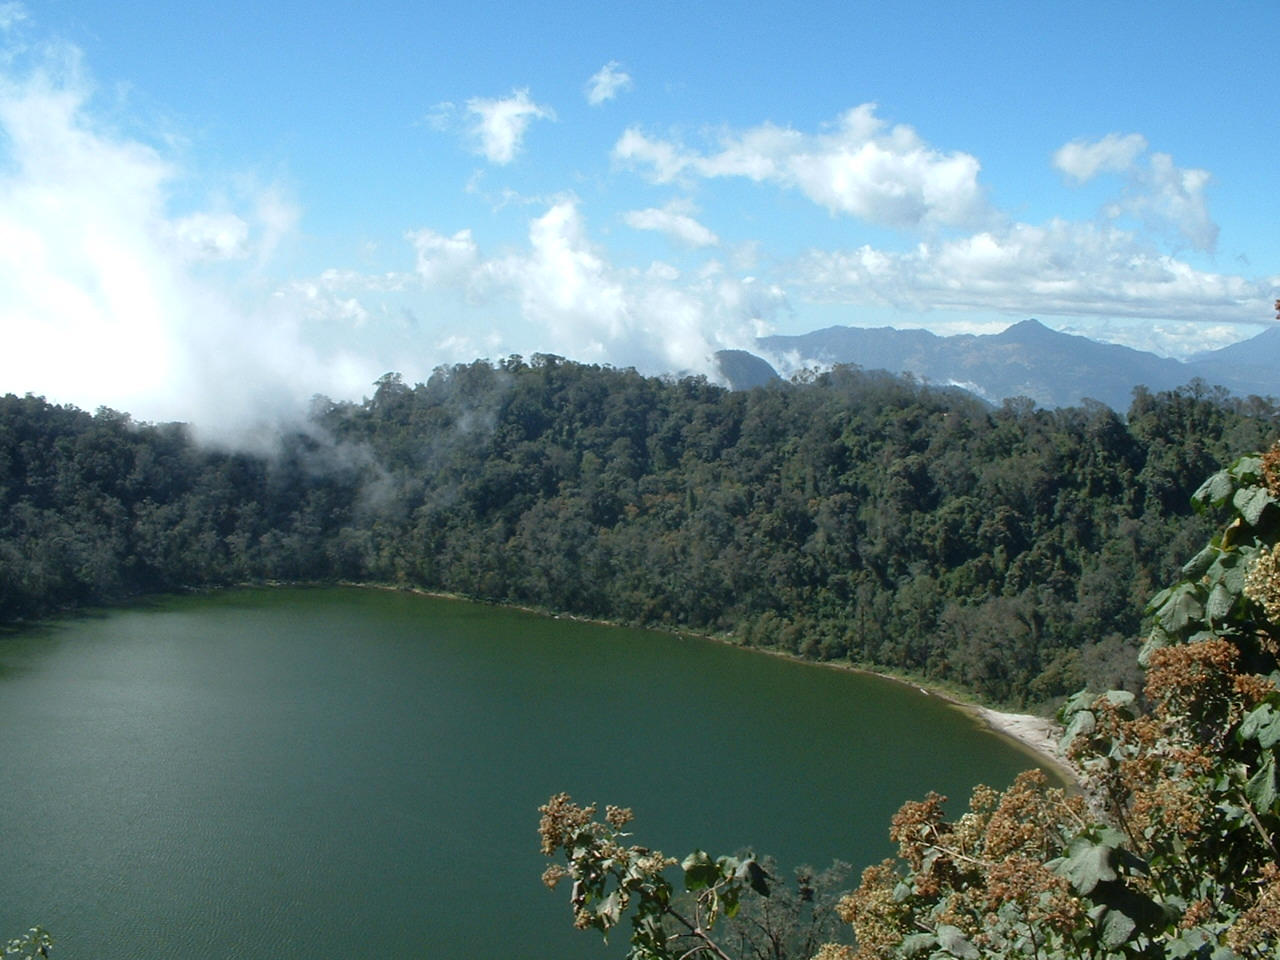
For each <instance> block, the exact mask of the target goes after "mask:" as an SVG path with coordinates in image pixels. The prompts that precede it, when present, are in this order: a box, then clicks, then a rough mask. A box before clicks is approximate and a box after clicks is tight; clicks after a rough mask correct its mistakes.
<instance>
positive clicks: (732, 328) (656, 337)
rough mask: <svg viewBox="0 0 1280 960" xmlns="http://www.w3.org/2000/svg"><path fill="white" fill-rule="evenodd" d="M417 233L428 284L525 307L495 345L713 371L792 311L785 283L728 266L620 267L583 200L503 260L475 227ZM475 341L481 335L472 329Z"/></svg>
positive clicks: (561, 208) (554, 210)
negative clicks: (516, 326)
mask: <svg viewBox="0 0 1280 960" xmlns="http://www.w3.org/2000/svg"><path fill="white" fill-rule="evenodd" d="M410 237H411V241H412V242H413V243H414V245H415V247H417V249H418V251H419V271H420V273H421V275H422V276H423V277H424V279H425V280H426V281H427V282H428V286H429V287H434V288H437V289H439V288H451V289H454V290H460V291H465V292H466V293H467V295H468V296H472V297H484V298H498V297H511V298H513V299H514V300H515V301H516V303H517V304H518V305H519V314H520V319H521V322H522V324H523V329H522V330H518V331H512V330H507V331H506V333H505V335H504V336H503V337H502V338H501V339H500V340H494V339H492V338H491V339H489V340H488V341H487V343H488V345H489V346H490V348H496V344H497V343H499V342H500V343H501V345H502V349H505V350H508V351H511V350H514V351H516V352H522V351H524V352H527V351H542V352H557V353H562V354H564V355H566V356H569V357H572V358H574V359H577V360H583V361H589V362H601V363H612V364H616V365H620V366H636V367H638V368H640V369H642V370H645V371H646V372H651V373H658V372H669V371H689V372H699V373H706V374H709V375H714V374H715V372H716V371H715V367H714V364H713V361H712V355H713V354H714V353H715V351H716V350H719V349H722V348H724V347H727V346H739V347H741V346H748V345H750V343H751V342H752V338H753V337H754V336H756V335H757V334H759V333H760V332H761V331H762V330H764V329H766V328H767V327H768V324H769V322H770V321H771V320H772V318H773V317H774V315H776V313H777V312H778V311H779V310H781V309H785V296H784V295H783V293H782V291H781V290H780V289H779V288H777V287H775V286H770V285H768V284H763V283H756V282H754V281H750V280H745V279H735V278H731V277H727V276H725V275H724V273H723V271H704V272H703V273H701V274H699V275H698V276H695V277H692V278H690V279H689V280H687V281H686V280H685V278H684V277H683V276H682V275H681V273H680V272H679V271H678V270H676V269H675V268H674V267H672V266H671V265H669V264H662V263H655V264H653V265H651V266H650V267H649V268H648V269H647V270H645V271H637V270H631V269H621V268H618V267H615V266H614V265H613V264H612V263H610V261H609V259H608V257H607V256H606V255H605V253H604V252H603V251H602V250H601V249H600V248H599V247H598V246H596V245H595V244H594V243H593V242H592V241H591V239H590V237H589V235H588V232H587V227H586V222H585V220H584V219H583V217H582V214H581V212H580V211H579V209H578V204H577V201H576V200H574V199H562V200H560V201H558V202H556V203H554V204H552V205H551V207H550V208H549V209H548V210H547V211H546V212H545V213H544V214H543V215H542V216H539V217H536V218H534V219H533V220H532V221H530V224H529V238H528V247H527V249H526V250H524V251H520V252H515V253H511V254H508V255H506V256H503V257H500V258H493V259H486V258H485V257H483V256H481V255H479V253H478V251H477V250H476V248H475V246H474V243H473V241H472V240H471V236H470V233H469V232H468V231H462V232H460V233H458V234H455V235H454V236H453V237H442V236H441V235H439V234H436V233H433V232H432V231H428V230H423V231H418V232H415V233H413V234H411V235H410ZM424 265H425V269H424ZM474 342H475V335H471V336H468V337H467V339H466V343H468V344H472V343H474Z"/></svg>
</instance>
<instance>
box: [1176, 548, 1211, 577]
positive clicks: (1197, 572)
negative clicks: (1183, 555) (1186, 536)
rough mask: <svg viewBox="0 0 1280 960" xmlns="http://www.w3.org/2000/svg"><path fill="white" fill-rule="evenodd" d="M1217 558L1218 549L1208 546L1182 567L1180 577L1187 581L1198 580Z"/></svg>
mask: <svg viewBox="0 0 1280 960" xmlns="http://www.w3.org/2000/svg"><path fill="white" fill-rule="evenodd" d="M1217 557H1218V548H1217V547H1215V546H1213V545H1212V544H1210V545H1209V546H1207V547H1205V548H1204V549H1203V550H1201V551H1200V552H1199V553H1197V554H1196V555H1195V556H1194V557H1192V558H1191V559H1190V560H1188V561H1187V562H1186V563H1185V564H1184V565H1183V567H1182V575H1183V576H1184V577H1185V578H1186V579H1188V580H1199V579H1200V578H1201V577H1203V576H1204V575H1205V573H1206V572H1207V571H1208V569H1209V567H1210V566H1212V565H1213V561H1214V560H1216V559H1217Z"/></svg>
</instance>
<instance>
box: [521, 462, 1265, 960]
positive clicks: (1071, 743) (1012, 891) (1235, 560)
mask: <svg viewBox="0 0 1280 960" xmlns="http://www.w3.org/2000/svg"><path fill="white" fill-rule="evenodd" d="M1194 501H1195V503H1196V505H1197V508H1198V509H1200V510H1202V511H1212V510H1218V511H1225V512H1226V513H1227V514H1228V515H1229V520H1228V522H1227V523H1226V524H1225V526H1224V527H1222V529H1221V530H1220V532H1219V533H1218V534H1217V535H1216V536H1214V537H1213V538H1212V539H1211V541H1210V542H1209V543H1208V545H1207V546H1206V547H1205V548H1204V549H1203V550H1202V551H1200V553H1198V554H1197V555H1196V556H1195V557H1194V558H1192V559H1191V560H1190V561H1189V562H1188V563H1187V564H1186V565H1185V566H1184V567H1183V569H1182V577H1181V579H1180V580H1179V581H1178V582H1177V583H1176V584H1175V585H1174V586H1172V587H1170V588H1169V589H1167V590H1164V591H1162V592H1161V593H1159V594H1158V595H1157V596H1156V597H1155V598H1154V600H1153V601H1152V604H1151V613H1152V615H1153V618H1154V623H1155V626H1154V629H1153V630H1152V632H1151V634H1150V636H1149V639H1148V640H1147V643H1146V645H1145V646H1144V648H1143V651H1142V654H1141V658H1140V659H1141V660H1142V662H1143V665H1144V666H1145V667H1146V668H1147V674H1146V687H1145V703H1139V701H1138V700H1137V698H1135V697H1134V695H1133V694H1131V693H1126V692H1118V691H1111V692H1108V693H1105V694H1102V695H1100V696H1099V695H1097V694H1091V693H1088V692H1085V693H1081V694H1078V695H1077V696H1076V697H1074V698H1073V699H1072V700H1071V701H1070V702H1069V703H1068V704H1067V705H1066V707H1065V708H1064V710H1063V711H1062V719H1063V721H1064V723H1065V724H1066V735H1065V737H1064V743H1065V744H1066V745H1067V747H1068V757H1069V759H1070V761H1071V763H1072V765H1073V766H1074V768H1075V770H1076V772H1077V775H1078V776H1079V778H1080V781H1081V783H1082V785H1083V787H1084V792H1083V793H1068V792H1066V791H1063V790H1061V789H1057V788H1050V787H1049V786H1048V785H1047V782H1046V779H1045V777H1044V775H1043V774H1041V773H1038V772H1035V771H1032V772H1028V773H1025V774H1023V775H1022V776H1020V777H1019V778H1018V779H1017V781H1016V782H1015V783H1014V784H1013V786H1012V787H1010V788H1009V789H1008V790H1006V791H1004V792H998V791H995V790H992V789H990V788H987V787H979V788H978V789H977V790H975V792H974V794H973V797H972V798H971V800H970V804H969V809H968V811H967V812H966V813H964V814H962V815H961V816H959V817H958V818H956V819H954V820H948V819H947V818H946V815H945V810H944V803H945V798H943V797H940V796H938V795H936V794H931V795H930V796H928V797H926V798H925V799H924V800H921V801H915V802H911V803H908V804H906V805H905V806H903V808H902V809H901V810H900V811H899V812H898V814H897V815H896V816H895V817H894V819H893V823H892V826H891V830H890V835H891V837H892V839H893V840H894V841H895V842H896V843H897V844H898V845H899V849H898V857H897V859H894V860H886V861H884V862H883V863H880V864H877V865H873V866H871V867H868V868H867V869H866V870H865V871H864V872H863V874H862V881H861V884H860V885H859V887H858V888H857V889H856V890H854V891H853V892H852V893H850V894H848V895H847V896H845V897H843V898H842V899H841V900H840V902H839V905H838V912H839V913H840V915H841V917H842V918H843V919H844V920H845V921H847V922H848V923H849V924H851V925H852V928H853V932H854V935H855V941H856V946H849V945H841V944H835V943H828V944H825V945H823V946H822V947H821V948H819V949H818V950H817V951H816V952H814V953H813V954H812V955H813V956H816V957H820V958H822V960H853V958H856V960H880V958H896V957H922V958H923V957H928V958H939V960H943V958H957V960H977V958H983V957H991V958H1015V957H1081V958H1153V960H1154V958H1164V957H1175V958H1180V957H1197V958H1205V960H1230V958H1237V957H1240V958H1262V957H1280V847H1278V845H1277V844H1278V841H1277V837H1278V836H1280V783H1278V780H1277V769H1276V767H1277V746H1278V745H1280V672H1278V671H1277V653H1278V652H1280V546H1278V544H1277V541H1280V443H1277V444H1276V445H1275V446H1273V447H1272V448H1271V450H1270V451H1269V452H1268V453H1266V454H1264V455H1260V456H1248V457H1244V458H1242V459H1240V460H1238V461H1236V463H1234V464H1233V465H1232V466H1231V467H1230V469H1228V470H1225V471H1222V472H1220V473H1218V474H1216V475H1214V476H1213V477H1212V478H1210V479H1209V480H1208V481H1207V482H1206V483H1205V484H1204V485H1203V486H1202V487H1200V489H1199V490H1198V491H1197V492H1196V494H1195V496H1194ZM567 803H568V801H567V798H563V797H561V798H556V799H554V800H553V801H552V804H551V805H548V807H545V808H543V809H544V830H543V849H544V851H545V852H547V853H556V852H563V853H564V854H565V856H566V858H567V861H568V864H569V866H568V868H567V871H566V868H563V867H561V868H556V867H553V868H551V873H552V874H555V873H556V871H557V869H559V870H560V871H561V872H567V874H568V875H569V876H572V877H573V878H574V879H575V886H574V894H573V898H574V909H575V917H576V918H577V921H578V925H579V926H583V927H594V928H596V929H599V930H601V931H604V932H607V931H608V930H609V929H610V928H611V927H612V926H614V925H615V924H616V923H618V922H619V920H620V919H621V917H622V915H623V914H624V913H625V911H626V908H627V906H628V905H633V906H634V907H635V917H636V918H640V919H641V920H642V922H639V923H636V921H635V920H633V923H636V926H635V927H634V933H633V937H632V950H631V954H630V956H631V957H633V958H646V960H673V958H676V957H692V956H696V955H699V954H710V955H714V956H716V957H720V958H722V960H723V958H727V957H729V956H730V955H729V954H728V953H727V952H726V950H725V948H724V945H725V944H726V943H728V942H729V940H728V939H727V938H726V937H724V936H722V935H719V934H715V935H714V937H713V931H712V922H713V921H714V920H715V919H716V917H717V911H716V910H714V909H706V908H704V909H702V911H701V912H700V913H698V914H696V915H695V918H694V920H693V921H692V922H690V921H689V920H688V919H686V918H681V917H674V914H673V913H672V911H671V909H670V908H669V904H670V903H671V889H672V888H671V885H670V883H669V882H668V881H666V880H665V879H663V878H661V876H660V874H661V870H662V869H664V866H663V865H671V864H674V861H671V860H666V859H665V858H661V856H660V855H658V859H656V860H652V859H651V860H647V861H645V863H646V869H645V870H644V871H643V879H637V878H634V877H633V876H632V874H631V873H628V872H626V871H627V870H629V869H632V867H633V866H634V863H632V864H631V865H629V866H627V867H626V868H623V867H622V864H623V863H624V862H625V856H626V855H621V856H620V855H619V854H618V853H617V852H616V851H615V849H614V847H613V846H606V847H601V846H599V845H595V844H593V843H589V842H583V839H582V838H583V837H584V836H587V837H591V836H595V835H596V834H595V833H593V831H595V830H597V829H598V828H597V826H595V825H593V824H592V823H591V814H592V813H593V809H592V808H586V809H585V810H583V809H581V808H576V807H571V806H566V804H567ZM570 809H571V810H572V811H573V813H572V816H571V817H570V820H572V821H573V822H575V823H577V824H578V826H577V828H576V831H569V832H565V831H563V830H559V831H557V830H550V831H549V830H548V829H547V828H546V825H547V823H548V821H547V817H551V818H552V823H556V822H561V821H557V820H556V818H555V816H554V811H556V810H561V811H565V810H570ZM562 819H563V816H562ZM611 842H613V841H611ZM630 849H631V850H638V849H639V848H630ZM701 863H702V861H700V860H699V861H692V863H691V861H690V860H686V861H685V865H684V866H685V878H686V879H685V885H686V887H687V888H688V889H690V890H692V891H699V890H704V889H708V888H710V887H712V886H715V888H716V889H717V894H716V896H717V897H719V898H720V899H721V901H723V900H724V898H725V897H726V896H727V895H728V896H731V897H733V898H738V897H740V896H748V894H747V893H746V891H745V890H744V889H743V878H742V877H740V876H738V874H737V873H736V872H735V869H730V864H728V863H726V865H725V867H724V868H721V869H719V870H718V872H715V873H711V874H707V880H708V883H707V884H705V885H704V886H701V887H700V886H699V885H698V884H699V883H700V882H701V875H700V874H698V873H697V871H698V870H700V869H702V867H701ZM691 865H692V866H693V868H694V874H693V875H692V877H691V875H690V866H691ZM619 870H622V872H619ZM611 880H613V881H615V882H617V883H618V887H617V889H616V890H615V889H611V888H610V886H609V883H610V881H611ZM752 886H754V885H752ZM618 891H625V893H621V894H619V893H618ZM714 902H715V898H713V899H712V903H714ZM722 912H724V913H725V914H726V915H728V914H729V912H730V911H727V910H725V911H722ZM673 917H674V918H675V919H676V920H679V921H680V923H681V924H682V925H683V926H684V927H685V930H684V931H681V935H680V936H679V937H675V938H665V939H664V936H663V935H662V934H660V933H655V932H654V931H655V929H659V930H660V929H668V928H669V925H670V923H671V921H672V918H673ZM663 921H665V922H666V924H668V927H659V926H655V924H660V923H661V922H663ZM703 921H705V922H703ZM743 955H744V956H746V955H747V954H745V953H744V954H743Z"/></svg>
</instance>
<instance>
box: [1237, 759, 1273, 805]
mask: <svg viewBox="0 0 1280 960" xmlns="http://www.w3.org/2000/svg"><path fill="white" fill-rule="evenodd" d="M1244 795H1245V796H1246V797H1248V798H1249V802H1250V803H1252V804H1253V806H1254V809H1255V810H1256V811H1258V812H1259V813H1266V812H1267V811H1269V810H1270V809H1271V805H1272V804H1273V803H1275V802H1276V758H1275V755H1274V754H1271V755H1268V756H1267V762H1266V763H1264V764H1263V765H1262V766H1261V767H1259V768H1258V772H1257V773H1255V774H1254V775H1253V776H1252V777H1250V778H1249V782H1248V783H1246V784H1245V785H1244Z"/></svg>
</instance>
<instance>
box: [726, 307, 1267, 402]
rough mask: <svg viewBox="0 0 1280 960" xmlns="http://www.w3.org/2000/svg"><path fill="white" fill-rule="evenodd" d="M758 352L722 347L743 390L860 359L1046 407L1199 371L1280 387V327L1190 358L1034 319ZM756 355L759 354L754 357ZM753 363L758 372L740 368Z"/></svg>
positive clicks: (1122, 395)
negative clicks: (798, 370)
mask: <svg viewBox="0 0 1280 960" xmlns="http://www.w3.org/2000/svg"><path fill="white" fill-rule="evenodd" d="M756 347H757V350H758V353H756V354H752V353H749V352H746V351H734V352H733V356H732V359H731V361H730V360H729V359H728V358H726V357H725V356H723V354H727V353H729V352H728V351H722V354H717V359H718V361H719V362H720V363H721V371H722V373H723V374H724V375H725V377H726V379H728V380H729V382H730V384H731V386H733V387H734V388H735V389H749V388H750V387H752V386H758V385H761V384H762V383H765V382H768V380H769V379H770V377H769V376H768V372H767V371H766V370H765V368H764V367H762V366H761V365H760V363H767V364H768V366H769V368H770V369H771V370H772V371H773V372H774V373H775V374H776V370H777V369H778V367H783V368H788V367H792V368H794V367H801V366H808V365H816V366H831V365H834V364H837V363H843V364H857V365H858V366H860V367H862V368H864V369H869V370H880V369H882V370H888V371H889V372H891V373H896V374H911V375H912V376H915V377H919V378H921V379H924V380H928V381H930V382H932V383H936V384H939V385H948V386H958V387H962V388H964V389H966V390H969V391H970V392H972V393H974V394H976V395H978V396H979V397H982V398H983V399H985V400H987V401H989V402H992V403H1000V402H1002V401H1003V400H1006V399H1009V398H1011V397H1018V396H1022V397H1028V398H1030V399H1031V400H1034V401H1035V402H1036V403H1038V404H1039V405H1041V406H1044V407H1062V406H1073V405H1078V404H1080V403H1081V402H1083V401H1084V400H1086V399H1089V400H1095V401H1098V402H1100V403H1104V404H1106V405H1107V406H1109V407H1111V408H1112V409H1114V410H1119V411H1125V410H1127V409H1128V408H1129V404H1130V402H1131V400H1132V397H1133V391H1134V389H1135V388H1136V387H1139V386H1143V387H1146V388H1147V389H1149V390H1153V391H1159V390H1172V389H1174V388H1176V387H1180V386H1184V385H1186V384H1187V383H1189V382H1191V381H1193V380H1196V379H1197V378H1199V379H1201V380H1203V381H1205V382H1206V384H1208V385H1209V386H1221V387H1223V388H1224V389H1226V390H1227V391H1229V392H1230V393H1233V394H1236V395H1238V396H1242V397H1246V396H1249V395H1256V396H1260V397H1268V396H1274V395H1276V394H1280V326H1276V327H1269V328H1268V329H1266V330H1264V331H1263V332H1262V333H1260V334H1258V335H1257V336H1255V337H1252V338H1250V339H1248V340H1245V341H1241V342H1239V343H1234V344H1230V345H1229V346H1226V347H1222V348H1220V349H1218V350H1211V351H1207V352H1205V353H1201V354H1197V355H1195V356H1193V357H1192V358H1190V359H1189V360H1187V361H1180V360H1174V359H1172V358H1169V357H1161V356H1157V355H1156V354H1154V353H1150V352H1148V351H1145V350H1137V349H1135V348H1133V347H1127V346H1123V345H1121V344H1115V343H1103V342H1101V341H1097V340H1091V339H1089V338H1088V337H1084V336H1080V335H1078V334H1070V333H1062V332H1060V331H1057V330H1054V329H1052V328H1051V327H1048V326H1045V325H1044V324H1043V323H1041V322H1040V321H1039V320H1037V319H1034V318H1031V319H1027V320H1023V321H1020V322H1018V323H1015V324H1012V325H1010V326H1009V327H1007V328H1006V329H1005V330H1002V331H1001V332H1000V333H995V334H968V333H965V334H955V335H952V336H939V335H937V334H935V333H932V332H931V331H928V330H923V329H918V328H914V329H905V330H900V329H897V328H895V327H844V326H832V327H826V328H824V329H821V330H814V331H811V332H809V333H805V334H798V335H775V336H769V337H761V338H759V339H757V341H756ZM748 357H750V358H753V359H755V360H759V361H760V363H747V362H746V359H747V358H748ZM747 369H750V371H751V376H750V377H742V376H741V373H742V372H743V371H745V370H747Z"/></svg>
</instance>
